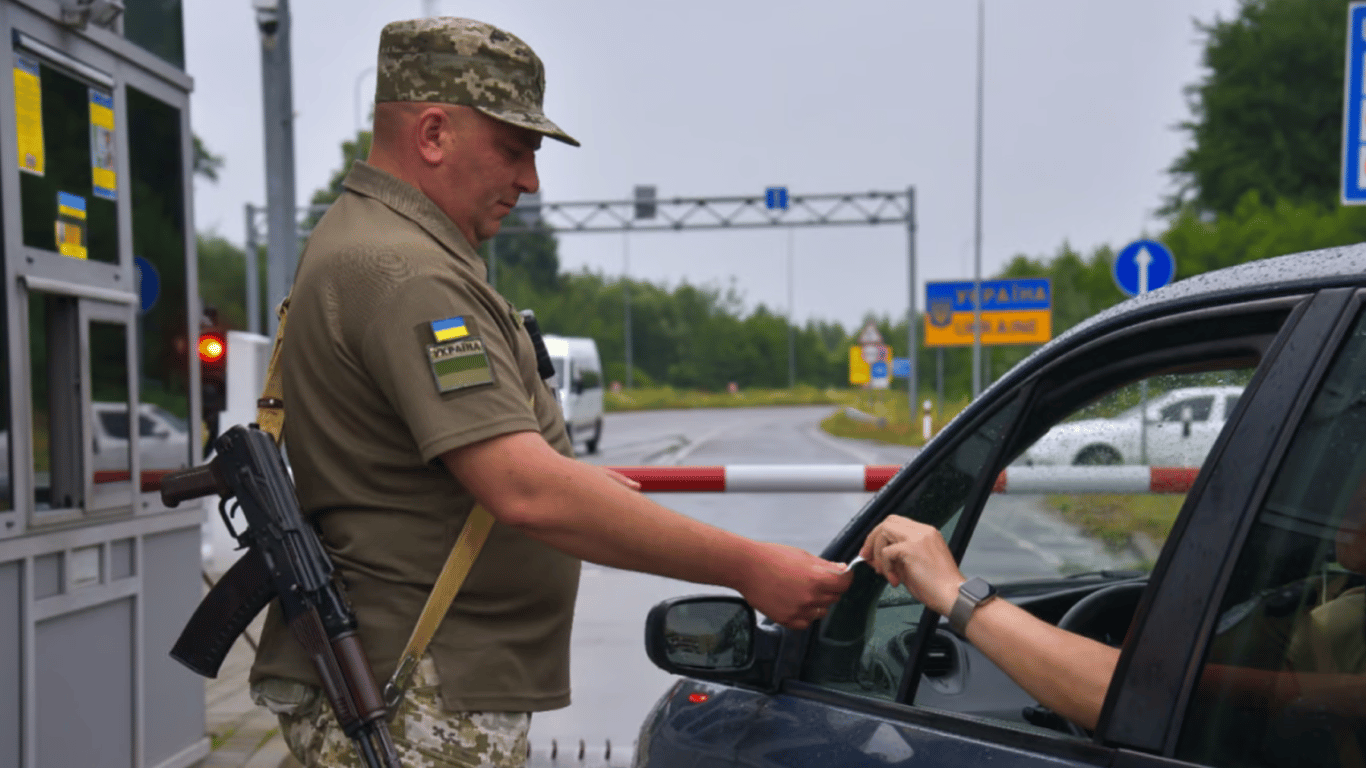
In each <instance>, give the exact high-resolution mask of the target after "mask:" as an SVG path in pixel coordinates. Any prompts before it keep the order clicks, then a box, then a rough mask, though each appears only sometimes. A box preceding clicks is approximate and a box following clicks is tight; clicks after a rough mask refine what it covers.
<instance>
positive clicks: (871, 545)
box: [859, 515, 964, 615]
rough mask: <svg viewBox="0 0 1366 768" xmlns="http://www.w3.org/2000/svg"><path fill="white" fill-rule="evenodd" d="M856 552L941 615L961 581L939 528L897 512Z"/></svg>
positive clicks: (884, 575)
mask: <svg viewBox="0 0 1366 768" xmlns="http://www.w3.org/2000/svg"><path fill="white" fill-rule="evenodd" d="M859 554H860V555H861V556H862V557H863V559H865V560H867V561H868V563H869V564H870V565H872V566H873V568H874V569H875V570H876V571H877V572H878V573H880V574H882V576H883V578H885V579H887V582H888V583H890V584H891V585H892V586H894V587H895V586H899V585H901V584H903V583H904V584H905V585H906V589H907V590H908V591H910V593H911V594H912V595H914V596H915V598H916V599H917V600H919V601H920V602H922V603H924V604H925V605H926V606H928V607H929V608H930V610H932V611H934V612H935V613H938V614H940V615H946V614H948V612H949V610H950V609H951V608H953V602H954V600H956V599H957V597H958V587H959V585H961V584H962V583H963V581H964V578H963V573H962V572H961V571H959V570H958V564H957V563H955V562H954V561H953V554H952V553H951V552H949V547H948V544H946V543H944V537H943V536H942V535H940V533H939V530H938V529H937V528H934V527H932V526H928V525H925V524H924V523H917V522H916V521H914V520H911V519H909V518H905V517H901V516H900V515H891V516H889V517H888V518H887V519H886V520H883V521H882V522H881V523H879V524H878V526H877V527H876V528H874V529H873V531H872V532H871V533H869V534H868V538H867V539H865V540H864V542H863V548H862V549H860V550H859Z"/></svg>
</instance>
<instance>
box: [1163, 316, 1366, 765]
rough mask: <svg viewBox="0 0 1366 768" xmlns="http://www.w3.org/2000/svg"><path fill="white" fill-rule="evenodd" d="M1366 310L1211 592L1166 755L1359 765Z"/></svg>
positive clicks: (1363, 720)
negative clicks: (1203, 641)
mask: <svg viewBox="0 0 1366 768" xmlns="http://www.w3.org/2000/svg"><path fill="white" fill-rule="evenodd" d="M1363 574H1366V316H1363V318H1362V319H1361V320H1359V321H1358V325H1357V328H1356V329H1355V331H1354V332H1353V333H1352V334H1351V335H1350V336H1349V337H1348V340H1347V341H1346V343H1345V344H1344V346H1343V348H1342V351H1341V352H1340V354H1339V355H1338V356H1337V360H1335V362H1334V363H1333V366H1332V368H1331V369H1330V371H1329V373H1328V376H1327V377H1326V379H1325V380H1324V383H1323V385H1322V387H1321V388H1320V390H1319V392H1318V393H1317V394H1316V395H1315V398H1314V401H1313V403H1312V404H1311V405H1310V407H1309V410H1308V412H1307V413H1306V416H1305V418H1304V420H1303V422H1301V423H1300V425H1299V426H1298V429H1297V431H1296V433H1295V437H1294V439H1293V441H1292V442H1291V444H1290V448H1289V450H1288V451H1287V453H1286V458H1285V461H1284V463H1283V464H1282V466H1281V467H1280V468H1279V470H1278V471H1277V472H1276V477H1275V480H1274V482H1273V484H1272V486H1271V490H1270V492H1269V493H1268V495H1267V499H1266V502H1265V504H1264V506H1263V508H1262V509H1261V510H1260V511H1258V513H1257V518H1256V520H1255V521H1254V523H1253V527H1252V530H1251V531H1250V532H1249V534H1248V538H1247V541H1246V543H1245V544H1244V547H1243V551H1242V553H1241V554H1240V556H1239V558H1238V562H1237V564H1236V565H1235V566H1234V572H1233V576H1232V578H1231V579H1230V582H1229V586H1228V591H1227V592H1226V593H1225V594H1224V596H1223V598H1222V600H1221V602H1220V614H1219V619H1218V621H1217V623H1216V625H1215V628H1214V636H1213V638H1211V641H1210V647H1209V650H1208V653H1207V657H1206V660H1205V665H1204V668H1203V670H1202V674H1201V679H1200V683H1199V684H1198V686H1197V689H1196V693H1195V695H1194V696H1193V698H1192V700H1191V705H1190V709H1189V711H1188V712H1187V715H1186V723H1185V726H1184V729H1183V732H1182V737H1181V742H1180V745H1179V747H1178V757H1181V758H1182V759H1185V760H1193V761H1196V762H1200V763H1204V764H1209V765H1219V766H1235V765H1236V766H1280V765H1314V766H1326V767H1330V768H1331V767H1332V766H1344V767H1347V766H1351V767H1352V768H1361V767H1362V766H1363V765H1366V761H1364V760H1363V754H1366V738H1363V737H1364V736H1366V575H1363Z"/></svg>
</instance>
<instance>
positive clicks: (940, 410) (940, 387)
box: [934, 347, 944, 424]
mask: <svg viewBox="0 0 1366 768" xmlns="http://www.w3.org/2000/svg"><path fill="white" fill-rule="evenodd" d="M935 353H936V354H935V358H937V359H936V362H937V363H938V365H937V366H935V368H936V370H935V372H934V386H935V391H936V393H937V394H938V395H939V399H938V401H937V402H936V403H935V407H934V423H936V424H943V423H944V348H943V347H939V348H937V349H936V350H935Z"/></svg>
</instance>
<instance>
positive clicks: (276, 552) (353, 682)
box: [162, 425, 399, 768]
mask: <svg viewBox="0 0 1366 768" xmlns="http://www.w3.org/2000/svg"><path fill="white" fill-rule="evenodd" d="M214 450H215V451H217V454H218V455H217V456H215V457H214V459H213V461H212V462H210V463H209V464H208V465H207V466H204V467H194V468H192V469H188V470H185V471H183V472H178V473H174V474H172V475H168V476H167V479H166V482H164V483H163V486H162V489H163V490H162V497H163V499H165V500H166V502H167V504H171V505H173V504H174V502H177V501H183V500H185V499H189V498H194V497H196V496H204V495H207V494H209V493H213V492H217V493H218V495H219V496H221V497H223V498H224V499H225V500H226V499H229V498H234V497H235V498H236V499H237V504H238V507H239V509H240V511H241V512H242V515H243V517H245V518H246V523H247V529H246V530H245V531H244V532H242V533H241V534H239V535H238V540H239V541H240V542H242V543H243V544H245V545H246V546H247V552H246V554H244V555H243V556H242V557H241V558H240V559H239V560H238V561H237V563H236V564H234V565H233V567H232V568H231V569H229V571H228V573H227V575H225V576H224V578H223V580H222V581H220V582H219V583H218V585H216V586H215V587H214V588H213V589H211V590H210V591H209V594H208V596H206V597H205V598H204V601H203V602H202V603H200V605H199V607H198V608H197V609H196V610H195V612H194V615H193V616H192V617H191V618H190V621H189V623H188V624H186V626H185V629H184V631H182V632H181V635H180V638H179V639H178V640H177V641H176V644H175V647H174V648H173V649H172V651H171V655H172V657H174V658H175V659H176V660H177V661H179V662H181V663H182V664H184V665H185V666H187V667H189V668H190V669H192V670H194V671H195V672H197V673H199V674H201V675H204V676H205V677H214V676H215V675H217V674H218V669H219V667H220V666H222V663H223V658H224V656H226V655H227V652H228V649H229V648H230V647H231V646H232V643H233V641H234V640H235V639H236V638H237V636H238V635H240V634H242V632H243V631H245V630H246V628H247V626H248V625H249V624H250V623H251V620H252V619H253V618H255V616H256V615H257V614H258V613H260V611H261V608H263V607H265V606H266V604H268V603H269V602H270V600H271V599H272V598H275V599H278V600H279V601H280V612H281V615H282V616H283V617H284V620H285V622H286V623H287V624H288V625H289V627H290V630H291V632H292V633H293V634H294V637H295V639H296V640H298V641H299V644H300V645H301V646H302V647H303V649H304V652H305V653H306V654H307V656H308V658H309V659H310V661H311V662H312V663H313V667H314V669H315V670H316V671H317V673H318V678H319V680H320V681H321V684H322V689H323V692H324V693H325V694H326V695H327V700H328V703H329V704H331V706H332V711H333V712H334V713H335V714H336V716H337V723H338V725H339V726H341V729H342V731H343V732H344V733H345V734H346V735H347V736H348V737H350V738H351V739H352V741H353V742H354V744H355V747H356V750H357V752H358V753H359V754H360V756H361V761H362V763H363V764H364V765H365V766H367V768H398V766H399V761H398V754H397V752H396V751H395V750H394V746H393V743H392V741H391V740H390V737H389V729H388V726H387V724H386V715H387V710H386V708H385V706H384V704H383V701H382V697H381V696H380V693H379V686H378V685H377V684H376V682H375V676H374V672H373V670H372V669H371V667H370V663H369V662H368V661H367V660H366V658H365V652H364V650H363V649H362V648H361V645H360V640H359V638H358V637H357V636H356V617H355V614H354V612H352V610H351V606H350V605H349V604H348V603H347V601H346V595H345V593H344V592H343V590H342V588H341V586H340V584H338V582H337V580H336V579H335V578H334V577H333V567H332V560H331V558H329V557H328V555H327V550H326V549H324V548H323V545H322V542H321V541H320V540H319V539H318V533H317V531H315V530H314V529H313V526H312V524H311V523H309V521H308V520H307V519H305V518H304V515H303V511H302V510H301V509H300V508H299V502H298V500H297V499H296V498H295V495H294V484H293V482H291V481H290V478H289V473H288V471H287V470H286V469H285V466H284V462H283V461H282V460H281V458H280V452H279V449H278V448H277V447H276V445H275V441H274V440H273V439H271V437H270V436H269V435H267V434H265V433H264V432H262V431H261V430H260V429H258V428H257V427H256V426H255V425H252V426H250V427H242V426H235V427H233V428H231V429H229V430H227V431H226V432H224V433H223V435H222V436H220V437H219V438H218V439H217V440H216V441H215V442H214ZM224 521H225V522H228V521H227V514H226V513H224ZM229 527H230V528H231V526H229ZM234 533H235V532H234Z"/></svg>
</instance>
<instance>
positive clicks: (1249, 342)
mask: <svg viewBox="0 0 1366 768" xmlns="http://www.w3.org/2000/svg"><path fill="white" fill-rule="evenodd" d="M1315 296H1316V294H1312V293H1311V294H1306V293H1303V292H1300V293H1296V294H1293V295H1289V296H1280V297H1273V298H1261V299H1258V298H1252V299H1244V300H1239V301H1225V302H1222V303H1212V302H1207V303H1206V305H1205V306H1194V307H1191V308H1189V309H1186V310H1185V311H1171V310H1170V309H1168V312H1167V313H1165V314H1160V315H1157V316H1155V317H1150V318H1148V319H1146V320H1140V321H1130V322H1129V323H1127V324H1126V326H1125V327H1116V326H1113V325H1107V326H1104V327H1102V328H1098V329H1096V331H1095V332H1094V333H1093V334H1092V335H1091V337H1090V338H1089V339H1086V340H1083V341H1081V342H1079V343H1078V344H1076V345H1074V346H1073V347H1071V348H1070V349H1068V350H1066V351H1064V352H1062V353H1060V354H1059V355H1058V356H1056V357H1051V358H1048V359H1046V360H1040V361H1038V364H1036V365H1035V366H1033V367H1032V369H1031V370H1026V371H1024V372H1023V373H1022V374H1021V375H1016V376H1010V377H1007V378H1006V379H1003V380H1002V381H1001V382H998V384H997V386H993V387H992V388H991V389H989V390H988V391H987V393H985V395H984V397H982V398H981V399H979V401H978V402H976V403H974V404H972V405H971V406H970V407H969V409H968V410H967V411H965V412H964V414H962V416H961V417H960V418H963V419H967V420H968V421H967V423H965V424H962V425H961V426H958V427H955V429H954V430H953V431H952V438H951V439H953V442H952V443H948V442H945V443H938V442H937V439H936V441H935V442H932V443H931V444H930V446H927V449H926V452H925V455H924V456H923V457H921V458H919V459H917V460H915V461H912V462H911V463H910V464H908V465H907V466H906V467H905V468H904V469H903V471H902V472H900V473H898V476H897V477H895V478H894V479H893V481H892V482H891V483H889V484H888V485H887V486H886V487H884V489H883V490H882V491H880V492H879V493H878V494H877V495H875V496H874V497H873V499H872V500H870V501H869V503H868V504H867V505H866V506H865V507H864V509H863V510H862V511H861V512H860V514H858V515H857V516H856V517H855V518H854V519H853V520H851V521H850V523H849V524H848V525H847V526H846V527H845V529H843V530H842V531H841V532H840V533H839V534H837V535H836V537H835V538H834V539H833V540H832V542H831V544H830V545H829V546H828V547H827V548H826V550H825V551H824V553H823V556H824V557H826V558H828V559H833V560H847V559H848V558H849V557H851V556H852V555H853V553H854V552H856V551H857V549H858V546H859V545H860V544H861V542H862V540H863V537H864V536H866V532H867V531H868V530H870V529H871V528H872V526H873V525H874V524H875V522H876V521H880V520H881V519H882V518H883V517H885V516H886V514H890V511H888V512H887V513H886V514H884V510H888V507H889V506H890V507H893V508H895V507H897V506H898V505H901V504H904V503H905V502H906V500H907V499H908V498H909V497H910V496H911V495H912V494H914V492H915V491H916V489H917V488H918V487H919V485H920V483H922V482H924V481H925V480H926V479H927V478H928V477H929V476H930V475H931V474H932V473H933V471H934V470H935V469H936V468H937V467H938V466H939V463H940V462H941V461H944V460H948V457H949V456H951V455H952V452H953V451H954V450H956V449H957V447H958V446H959V445H961V443H962V441H963V440H965V439H967V438H968V437H969V436H971V435H972V434H974V433H975V432H976V430H978V429H980V428H981V426H982V425H983V424H985V423H986V422H987V421H988V420H989V419H991V418H993V417H994V416H995V415H996V414H997V413H999V411H1000V409H1001V408H1005V407H1010V405H1012V404H1013V403H1015V402H1016V401H1017V400H1019V401H1021V405H1020V408H1019V411H1018V412H1017V413H1016V414H1015V415H1014V417H1013V418H1012V419H1011V421H1010V424H1009V427H1008V428H1007V435H1008V436H1009V439H1007V440H1003V441H1001V443H1000V444H999V445H997V446H996V447H995V449H994V451H993V455H992V457H991V459H990V460H989V461H988V462H987V463H986V465H985V469H984V471H983V472H982V474H981V475H980V476H979V477H978V478H977V479H976V481H975V483H974V488H973V490H971V491H970V492H969V493H968V495H967V496H966V497H965V502H964V507H963V511H962V513H961V519H960V522H959V524H958V526H957V528H956V529H955V531H954V532H953V535H952V536H951V539H950V541H949V542H948V543H949V547H950V550H951V551H952V552H953V553H954V556H955V558H958V559H960V560H961V557H962V555H963V552H964V551H965V550H966V547H967V544H968V542H969V541H970V539H971V536H972V533H973V531H974V530H975V528H976V525H977V523H978V521H979V518H980V515H981V513H982V510H983V507H984V506H985V503H986V499H987V496H988V494H989V493H990V492H991V489H992V486H993V485H994V483H995V480H996V477H997V476H998V475H999V473H1000V472H1001V471H1002V470H1003V469H1004V467H1005V466H1006V465H1007V464H1008V463H1009V459H1010V457H1013V456H1015V455H1017V454H1018V453H1019V452H1020V451H1022V450H1024V448H1026V447H1027V446H1028V445H1029V444H1031V443H1032V442H1033V441H1034V440H1035V439H1037V438H1038V437H1039V436H1040V435H1041V434H1042V433H1043V431H1046V426H1045V429H1041V430H1038V431H1037V433H1032V432H1030V431H1028V430H1027V429H1026V428H1025V423H1027V422H1029V421H1030V420H1035V421H1038V420H1041V419H1042V420H1044V421H1048V422H1049V423H1053V422H1056V420H1057V419H1058V418H1060V417H1061V416H1060V414H1062V413H1065V412H1067V411H1068V410H1070V409H1069V408H1064V407H1059V405H1058V404H1059V403H1060V402H1061V403H1067V404H1068V405H1069V406H1070V408H1072V409H1074V408H1075V407H1079V405H1081V404H1084V402H1085V401H1083V402H1082V403H1077V402H1076V401H1075V399H1073V400H1068V397H1067V395H1069V394H1070V393H1073V392H1075V391H1077V390H1078V389H1079V388H1082V387H1083V385H1082V384H1081V383H1078V378H1079V377H1078V376H1077V375H1076V373H1074V372H1069V371H1068V369H1069V368H1078V369H1081V368H1082V367H1083V366H1085V373H1084V374H1083V375H1082V376H1081V377H1080V378H1082V379H1090V380H1092V381H1095V380H1107V379H1108V380H1114V381H1134V380H1137V379H1139V378H1143V377H1146V376H1151V375H1157V374H1161V373H1167V372H1174V371H1180V370H1185V369H1187V368H1189V369H1191V370H1201V369H1204V368H1205V367H1209V366H1207V365H1206V364H1205V363H1204V362H1203V358H1202V357H1201V354H1202V350H1203V349H1205V348H1207V347H1209V346H1210V345H1214V346H1215V347H1220V348H1226V349H1228V350H1230V351H1231V352H1230V354H1229V355H1227V356H1224V357H1221V358H1220V359H1219V360H1218V362H1217V366H1228V365H1232V364H1234V363H1235V361H1236V359H1237V355H1234V354H1232V351H1234V350H1236V349H1237V348H1239V347H1240V346H1241V347H1247V348H1248V349H1249V350H1251V349H1253V348H1254V347H1255V349H1256V359H1257V362H1256V365H1257V368H1258V372H1257V373H1256V374H1254V376H1253V378H1252V380H1251V381H1250V382H1249V384H1248V388H1247V389H1246V390H1245V391H1244V393H1243V395H1242V396H1241V397H1240V400H1239V403H1238V412H1237V413H1233V414H1229V415H1228V419H1227V421H1228V422H1229V423H1227V424H1224V425H1223V432H1222V433H1221V436H1220V438H1219V440H1218V441H1216V443H1215V445H1214V446H1213V448H1212V450H1211V453H1210V458H1209V459H1208V462H1216V461H1218V454H1219V452H1220V451H1221V450H1222V446H1223V445H1224V444H1225V443H1226V442H1227V441H1228V438H1229V434H1230V433H1231V432H1232V430H1233V423H1234V422H1236V420H1237V419H1238V418H1239V416H1240V413H1241V412H1242V411H1245V410H1246V409H1247V408H1248V407H1249V405H1250V404H1251V403H1252V402H1253V400H1252V399H1250V398H1249V395H1250V394H1251V392H1252V391H1253V390H1254V389H1255V388H1256V387H1258V386H1259V380H1260V378H1261V377H1262V375H1263V374H1262V370H1263V369H1265V368H1266V367H1267V366H1268V365H1272V364H1274V356H1275V354H1276V350H1277V349H1278V346H1279V345H1281V344H1283V343H1284V342H1285V340H1286V339H1287V338H1288V337H1289V336H1292V335H1294V334H1296V333H1297V328H1298V319H1299V316H1300V315H1301V314H1303V312H1304V309H1305V307H1306V306H1307V305H1309V304H1310V303H1312V301H1313V299H1314V297H1315ZM1210 304H1212V306H1211V305H1210ZM1229 318H1233V319H1237V320H1242V321H1244V322H1245V323H1247V324H1248V325H1249V327H1248V328H1247V329H1246V330H1245V331H1244V332H1242V333H1224V332H1222V331H1220V332H1218V333H1217V334H1216V335H1215V338H1214V340H1213V341H1202V340H1199V339H1197V340H1194V341H1189V342H1185V343H1182V344H1179V345H1176V346H1175V347H1173V346H1171V345H1170V344H1165V345H1164V344H1162V343H1161V342H1159V341H1149V342H1148V343H1149V344H1150V346H1151V348H1153V349H1155V350H1156V351H1155V352H1150V353H1143V354H1139V355H1137V356H1124V355H1121V356H1117V357H1116V359H1115V360H1112V361H1110V362H1109V363H1108V364H1106V365H1101V366H1096V365H1095V364H1094V363H1095V361H1094V359H1093V355H1094V353H1095V352H1096V351H1097V350H1110V351H1115V350H1120V349H1127V348H1130V347H1131V345H1132V344H1133V340H1134V339H1136V338H1141V337H1143V336H1144V335H1145V334H1152V339H1159V338H1160V337H1161V336H1162V335H1163V334H1164V333H1167V334H1169V333H1170V329H1171V328H1173V327H1189V326H1191V325H1192V324H1195V323H1208V327H1210V328H1215V327H1217V326H1218V325H1220V324H1221V323H1224V322H1226V320H1227V319H1229ZM1259 318H1278V319H1275V320H1261V319H1259ZM1258 323H1270V324H1273V325H1274V330H1273V331H1267V330H1258V329H1257V327H1256V326H1257V324H1258ZM1180 360H1185V361H1186V363H1185V364H1184V365H1183V364H1181V363H1180ZM1197 363H1198V364H1197ZM1050 378H1056V379H1060V380H1064V381H1066V382H1067V385H1064V386H1054V382H1052V381H1050ZM1090 386H1095V385H1094V384H1093V383H1092V384H1090ZM1107 391H1108V390H1107ZM946 432H947V430H946ZM1206 466H1207V468H1208V467H1209V466H1210V464H1209V463H1207V465H1206ZM1206 471H1207V470H1206ZM1201 474H1202V476H1203V475H1204V474H1205V471H1202V473H1201ZM1197 485H1198V482H1197ZM1195 490H1196V489H1195V488H1193V489H1192V493H1194V492H1195ZM1187 501H1188V503H1187V505H1185V506H1184V507H1183V510H1182V513H1181V517H1185V516H1186V514H1187V513H1188V511H1189V510H1188V508H1189V506H1190V503H1189V502H1190V497H1188V500H1187ZM1179 522H1180V517H1179V518H1178V525H1179ZM1175 530H1177V529H1176V528H1175V527H1174V528H1173V531H1175ZM1164 552H1165V549H1164ZM1160 562H1161V559H1159V564H1160ZM1153 578H1154V579H1156V578H1157V569H1156V568H1155V569H1154V574H1153ZM1146 599H1147V598H1146V597H1145V600H1146ZM939 618H940V617H938V616H937V615H936V614H934V613H933V612H930V611H926V612H925V614H924V616H923V617H922V619H921V623H920V625H919V627H918V628H917V636H916V641H915V643H914V645H913V647H912V648H909V649H908V650H909V651H910V653H909V656H908V661H907V665H906V669H905V672H904V674H903V678H902V680H901V682H900V685H899V690H898V695H897V697H896V699H895V700H894V701H885V700H881V699H870V698H864V697H859V696H857V695H854V694H845V693H841V692H838V691H835V690H832V689H828V688H825V687H822V686H819V685H816V684H811V683H806V682H803V681H801V680H799V679H796V678H797V675H798V674H800V669H801V665H802V662H803V660H804V659H805V658H806V655H807V653H809V651H810V648H809V646H810V638H811V636H812V633H811V632H804V633H799V634H798V635H797V637H798V638H800V642H799V643H791V642H784V646H785V647H784V653H783V654H782V656H783V659H782V661H781V662H780V664H779V665H778V679H779V687H780V689H781V690H782V691H783V692H785V693H793V694H797V695H801V696H804V697H809V698H815V699H820V700H823V701H827V702H830V703H834V704H837V705H838V706H842V707H852V708H856V709H859V710H864V711H868V712H871V713H874V714H877V715H878V716H881V717H887V718H894V719H897V720H899V721H902V722H908V723H914V724H919V725H930V726H932V727H935V728H943V727H945V726H946V725H947V726H950V727H951V729H952V730H953V731H955V732H959V733H969V734H974V735H977V736H978V737H986V736H985V735H986V734H990V736H989V738H991V739H992V740H993V741H996V742H998V743H1003V744H1014V745H1017V746H1024V745H1031V748H1038V747H1039V746H1041V745H1044V744H1047V745H1049V746H1048V750H1049V751H1050V752H1052V751H1058V752H1072V751H1073V750H1075V749H1076V745H1078V744H1081V745H1094V743H1093V742H1082V741H1077V740H1073V739H1067V738H1063V737H1061V735H1059V737H1056V738H1055V737H1052V736H1050V735H1046V734H1033V733H1029V732H1025V731H1020V730H1017V729H1013V728H1011V727H1010V726H1009V725H1007V724H1004V723H995V722H983V721H978V720H972V719H969V718H966V717H963V716H959V715H956V714H955V713H951V712H941V711H938V710H931V709H927V708H924V707H916V706H915V705H914V703H913V702H914V700H915V694H916V690H917V687H918V685H919V683H920V681H921V667H922V665H923V661H924V650H925V646H926V645H927V642H928V639H929V638H930V636H931V634H932V632H933V629H934V627H935V626H937V624H938V621H939ZM1135 621H1136V622H1137V621H1138V617H1137V616H1136V618H1135ZM1135 631H1137V629H1136V630H1135ZM1104 726H1105V723H1104V722H1102V723H1101V725H1100V727H1098V729H1097V731H1096V734H1097V742H1099V743H1100V744H1103V745H1105V746H1107V747H1109V746H1120V745H1118V744H1114V743H1113V742H1112V740H1110V739H1109V738H1107V737H1106V733H1105V731H1104V730H1102V729H1103V727H1104ZM1107 751H1108V749H1107Z"/></svg>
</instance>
